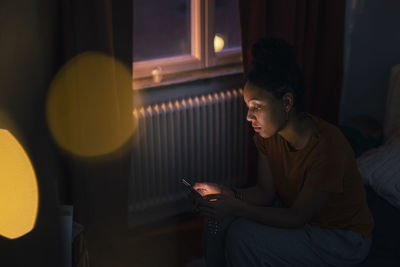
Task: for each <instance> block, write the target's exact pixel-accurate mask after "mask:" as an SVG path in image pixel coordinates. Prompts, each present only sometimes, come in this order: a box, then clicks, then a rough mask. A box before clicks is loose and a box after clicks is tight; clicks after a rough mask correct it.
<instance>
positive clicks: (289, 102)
mask: <svg viewBox="0 0 400 267" xmlns="http://www.w3.org/2000/svg"><path fill="white" fill-rule="evenodd" d="M282 101H283V105H284V107H285V111H286V112H289V111H290V110H291V109H292V108H293V104H294V96H293V93H291V92H287V93H286V94H284V95H283V97H282Z"/></svg>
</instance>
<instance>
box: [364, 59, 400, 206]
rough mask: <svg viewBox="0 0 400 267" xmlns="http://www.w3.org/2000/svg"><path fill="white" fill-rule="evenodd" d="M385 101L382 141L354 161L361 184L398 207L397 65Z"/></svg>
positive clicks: (399, 68) (399, 106) (399, 131)
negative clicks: (381, 143) (382, 142)
mask: <svg viewBox="0 0 400 267" xmlns="http://www.w3.org/2000/svg"><path fill="white" fill-rule="evenodd" d="M386 103H387V104H386V112H385V121H384V126H383V129H384V140H385V143H384V144H383V145H382V146H380V147H378V148H376V149H373V150H370V151H368V152H366V153H364V154H363V155H361V157H359V158H358V159H357V163H358V167H359V170H360V173H361V176H362V178H363V181H364V183H365V184H367V185H370V186H371V188H372V189H373V190H374V191H375V192H376V193H377V194H378V195H380V196H381V197H383V198H384V199H386V200H387V201H388V202H390V203H391V204H392V205H393V206H395V207H397V208H398V209H400V65H396V66H394V67H393V68H392V73H391V76H390V83H389V90H388V95H387V101H386Z"/></svg>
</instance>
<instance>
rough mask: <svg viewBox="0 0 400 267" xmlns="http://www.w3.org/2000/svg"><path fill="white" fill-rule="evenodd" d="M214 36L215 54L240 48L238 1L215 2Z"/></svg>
mask: <svg viewBox="0 0 400 267" xmlns="http://www.w3.org/2000/svg"><path fill="white" fill-rule="evenodd" d="M250 1H251V0H250ZM215 35H216V36H215V39H214V50H215V52H219V51H221V49H222V50H223V49H226V48H232V47H240V45H241V41H240V26H239V3H238V0H215Z"/></svg>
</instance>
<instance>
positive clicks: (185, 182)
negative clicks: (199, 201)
mask: <svg viewBox="0 0 400 267" xmlns="http://www.w3.org/2000/svg"><path fill="white" fill-rule="evenodd" d="M182 183H183V184H184V185H185V186H186V188H188V189H189V190H190V192H191V193H193V194H194V195H196V196H198V197H202V196H201V195H200V193H199V192H197V191H196V190H195V189H194V188H193V187H192V185H191V184H190V183H189V182H188V181H186V180H185V179H182Z"/></svg>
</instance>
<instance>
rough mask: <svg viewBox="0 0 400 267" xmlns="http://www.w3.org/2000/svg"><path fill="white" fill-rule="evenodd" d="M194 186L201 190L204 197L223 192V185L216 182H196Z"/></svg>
mask: <svg viewBox="0 0 400 267" xmlns="http://www.w3.org/2000/svg"><path fill="white" fill-rule="evenodd" d="M193 188H194V190H196V191H197V192H199V193H200V195H201V196H202V197H205V196H207V195H211V194H221V193H222V191H223V190H222V186H220V185H218V184H215V183H195V184H194V186H193Z"/></svg>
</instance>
